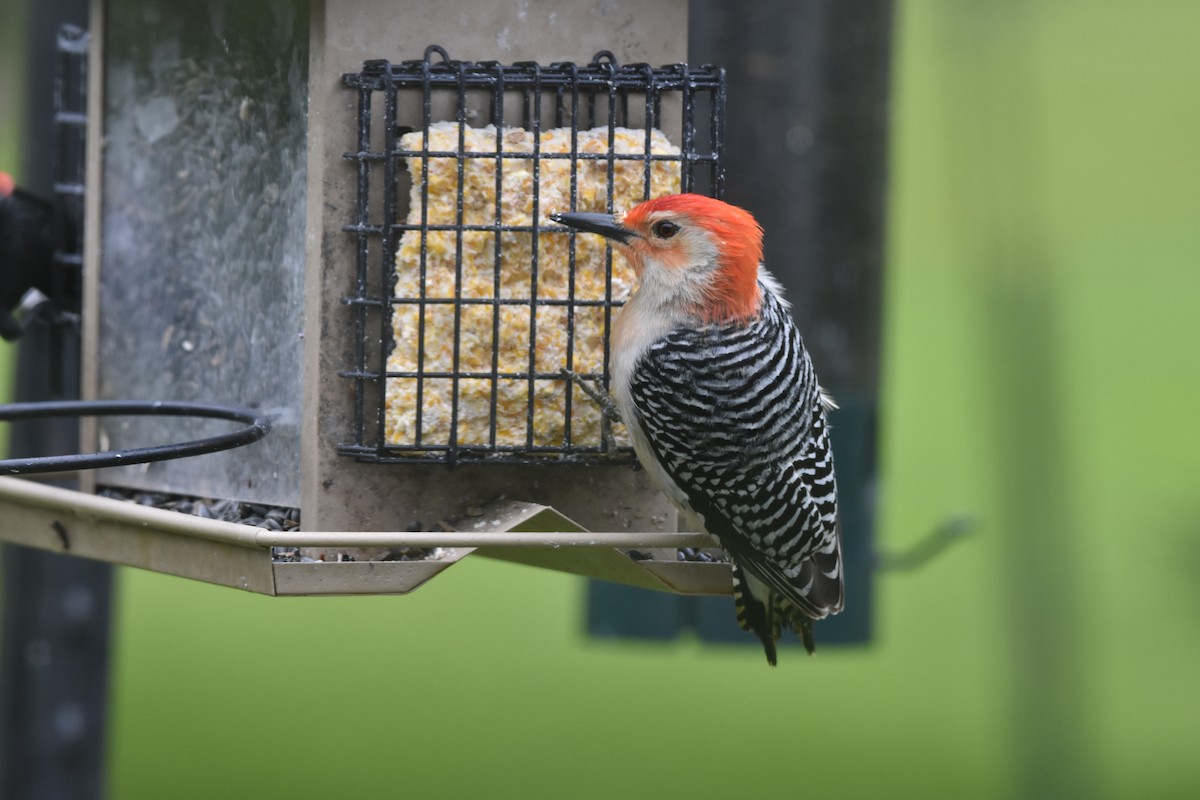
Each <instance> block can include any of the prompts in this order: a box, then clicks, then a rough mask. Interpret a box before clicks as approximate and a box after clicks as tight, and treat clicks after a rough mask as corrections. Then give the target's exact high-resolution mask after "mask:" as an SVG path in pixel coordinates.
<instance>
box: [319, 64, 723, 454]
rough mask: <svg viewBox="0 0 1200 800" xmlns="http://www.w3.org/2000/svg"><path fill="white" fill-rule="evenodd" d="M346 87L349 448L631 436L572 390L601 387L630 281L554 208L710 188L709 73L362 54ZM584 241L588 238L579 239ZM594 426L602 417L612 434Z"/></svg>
mask: <svg viewBox="0 0 1200 800" xmlns="http://www.w3.org/2000/svg"><path fill="white" fill-rule="evenodd" d="M343 81H344V83H345V85H346V86H347V87H349V88H352V89H354V90H356V91H357V93H358V106H357V113H358V142H357V148H356V150H355V151H354V152H349V153H346V155H345V157H346V158H347V159H348V160H350V161H351V162H353V163H354V165H355V175H356V180H357V203H356V208H355V218H354V220H353V221H352V222H351V224H348V225H346V226H345V230H346V231H347V232H348V233H349V234H350V235H352V236H353V237H355V241H356V250H355V252H356V267H357V270H356V283H355V286H354V288H353V291H352V293H350V294H349V295H348V296H346V297H344V298H343V302H344V304H345V305H346V307H347V309H348V311H349V318H348V324H351V325H353V326H354V334H355V335H354V341H355V346H354V352H353V353H348V354H347V356H348V357H350V358H352V359H353V363H352V365H351V367H350V368H349V369H346V370H343V371H341V372H340V373H339V374H340V375H342V376H343V377H345V378H347V379H349V380H350V381H351V382H352V384H353V408H352V413H353V417H354V426H353V430H354V441H353V442H352V443H347V444H342V445H340V446H339V452H340V453H341V454H343V455H348V456H353V457H355V458H357V459H359V460H362V461H371V462H382V463H409V462H412V461H414V460H415V461H437V462H447V463H458V462H463V463H470V462H487V463H510V464H511V463H540V464H544V463H562V462H574V463H580V462H583V463H609V464H623V463H624V464H627V463H631V462H632V461H633V460H634V457H633V452H632V448H630V447H629V446H628V444H627V442H626V441H624V439H623V438H622V431H621V430H620V426H619V424H618V425H616V426H614V425H612V423H611V422H610V421H609V420H608V419H606V418H605V417H604V416H603V414H602V413H601V412H600V409H599V407H598V406H597V405H596V404H595V402H594V401H593V400H592V399H590V398H589V397H588V396H587V394H586V393H582V392H580V391H579V387H578V386H577V385H576V384H572V383H571V382H569V381H568V380H567V378H566V376H567V374H568V373H573V374H574V375H576V376H577V377H578V378H579V379H580V381H584V382H589V383H593V384H595V385H598V386H607V382H608V376H609V352H608V341H609V333H610V331H611V326H612V321H613V318H614V315H615V311H616V309H618V308H619V306H621V305H622V304H623V303H624V301H625V298H626V297H627V296H628V292H629V291H630V289H631V285H632V277H631V276H630V275H626V274H623V273H622V270H627V267H626V265H624V263H623V260H622V259H617V260H616V262H615V263H614V259H613V256H612V253H611V251H610V250H609V249H608V248H607V246H606V245H605V244H603V243H602V242H599V241H598V237H579V238H578V239H577V238H576V236H575V235H574V233H573V232H570V231H568V230H567V229H565V228H563V227H561V226H558V225H554V224H552V223H550V222H549V220H548V215H549V214H550V213H552V212H556V211H576V210H579V211H605V212H608V213H613V212H621V211H623V210H625V209H626V208H628V207H629V206H631V205H633V204H634V203H636V202H639V201H641V200H644V199H648V198H649V197H652V196H657V195H660V194H669V193H674V192H680V191H682V192H700V193H704V194H709V195H711V196H714V197H720V196H721V194H722V191H723V183H724V174H723V166H722V150H723V130H724V113H725V72H724V69H723V68H721V67H716V66H703V67H699V68H696V67H690V66H688V65H687V64H674V65H668V66H661V67H652V66H650V65H648V64H630V65H618V64H617V63H616V61H615V58H614V57H613V56H612V54H611V53H608V52H601V53H598V54H597V55H596V56H595V57H594V58H593V60H592V62H591V63H589V64H588V65H586V66H580V65H577V64H574V63H554V64H551V65H549V66H542V65H539V64H537V63H533V62H521V63H517V64H511V65H504V64H500V63H498V62H478V63H475V62H466V61H455V60H451V59H450V58H449V57H448V55H447V54H446V51H445V50H443V49H442V48H440V47H437V46H431V47H429V48H428V49H427V50H426V52H425V57H424V58H423V59H422V60H419V61H404V62H401V63H396V64H393V63H389V62H386V61H368V62H366V63H365V64H364V67H363V71H362V72H360V73H357V74H348V75H345V76H343ZM590 239H596V240H597V241H591V240H590ZM614 428H615V429H616V430H615V431H614Z"/></svg>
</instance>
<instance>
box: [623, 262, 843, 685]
mask: <svg viewBox="0 0 1200 800" xmlns="http://www.w3.org/2000/svg"><path fill="white" fill-rule="evenodd" d="M759 286H760V289H761V290H762V302H761V305H760V311H759V313H758V315H757V316H755V317H754V318H753V319H751V320H749V321H746V322H742V321H732V322H725V323H718V324H710V325H705V326H702V327H698V328H680V329H677V330H673V331H671V332H669V333H668V334H666V335H665V336H663V337H661V338H660V339H658V340H657V341H656V342H654V343H652V344H651V345H650V346H649V347H647V348H646V350H645V351H644V352H643V353H642V354H641V356H640V358H638V360H637V362H636V365H635V367H634V369H633V375H632V379H631V382H630V393H631V397H632V400H633V406H634V408H635V409H636V416H637V419H636V421H635V425H634V427H635V434H636V433H640V435H641V436H642V437H644V439H645V441H646V443H647V444H648V445H649V447H650V449H651V450H652V451H653V455H654V456H655V458H656V460H657V461H658V462H659V463H660V464H661V465H662V467H663V469H664V470H665V472H666V474H667V475H668V476H669V478H670V479H671V480H672V481H673V482H674V483H675V485H676V486H677V487H678V489H679V490H680V492H681V493H682V495H683V496H684V497H686V503H687V506H688V507H689V509H690V511H691V512H693V514H694V515H695V516H696V517H697V518H698V519H699V520H700V521H701V522H702V523H703V525H704V528H705V530H707V532H709V533H711V534H713V535H715V536H717V537H718V539H720V541H721V544H722V546H723V547H724V548H725V549H726V551H727V552H728V553H729V555H730V557H731V559H732V560H733V562H734V565H735V573H734V575H735V587H734V589H735V598H736V599H737V612H738V621H739V623H740V624H741V625H742V627H743V628H746V629H747V630H750V631H752V632H753V633H755V634H756V635H757V636H758V637H759V638H760V639H761V640H762V642H763V646H764V648H765V649H766V652H767V658H768V660H770V662H771V663H772V664H774V663H775V642H776V641H777V640H778V638H779V631H780V627H781V625H782V624H786V625H788V626H789V627H791V628H792V629H793V630H795V631H796V633H797V634H799V635H800V636H801V637H802V638H803V639H804V642H805V645H806V646H807V647H808V648H809V650H810V651H811V649H812V635H811V620H814V619H822V618H824V617H825V616H826V615H828V614H830V613H837V612H838V611H840V610H841V608H842V602H843V576H842V565H841V548H840V531H839V528H838V515H837V487H836V481H835V478H834V472H833V455H832V452H831V449H830V442H829V428H828V425H827V422H826V416H825V411H826V409H825V402H826V400H825V398H824V395H823V394H822V392H821V389H820V387H819V386H818V385H817V379H816V376H815V374H814V371H813V366H812V362H811V360H810V359H809V356H808V353H807V351H806V350H805V349H804V344H803V342H802V340H801V338H800V334H799V332H798V331H797V329H796V326H795V324H794V323H793V322H792V318H791V315H790V314H789V312H788V309H787V307H786V305H785V304H784V303H783V301H782V300H781V299H780V298H779V297H778V296H777V295H776V294H775V291H774V287H773V286H772V285H770V284H769V283H765V282H760V284H759ZM637 429H640V431H638V430H637ZM756 584H757V586H756Z"/></svg>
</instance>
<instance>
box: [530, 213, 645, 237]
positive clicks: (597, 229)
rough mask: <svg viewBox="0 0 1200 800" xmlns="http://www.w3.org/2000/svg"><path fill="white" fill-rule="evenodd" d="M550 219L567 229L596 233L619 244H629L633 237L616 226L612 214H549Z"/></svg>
mask: <svg viewBox="0 0 1200 800" xmlns="http://www.w3.org/2000/svg"><path fill="white" fill-rule="evenodd" d="M550 219H551V220H552V221H554V222H557V223H558V224H559V225H566V226H567V227H568V228H574V229H575V230H577V231H586V232H587V233H598V234H600V235H601V236H604V237H606V238H609V239H612V240H614V241H616V242H620V243H621V244H629V240H630V239H632V238H633V237H634V233H633V231H631V230H629V229H628V228H624V227H622V226H621V225H619V224H617V221H616V220H615V219H613V216H612V214H585V213H582V212H575V213H571V214H551V215H550Z"/></svg>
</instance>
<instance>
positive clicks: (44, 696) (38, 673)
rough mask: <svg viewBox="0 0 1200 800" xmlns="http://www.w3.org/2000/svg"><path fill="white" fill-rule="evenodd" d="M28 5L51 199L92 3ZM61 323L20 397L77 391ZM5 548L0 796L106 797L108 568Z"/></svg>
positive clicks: (43, 431)
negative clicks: (61, 62) (67, 30)
mask: <svg viewBox="0 0 1200 800" xmlns="http://www.w3.org/2000/svg"><path fill="white" fill-rule="evenodd" d="M28 6H29V24H28V30H27V36H26V41H28V42H29V48H30V49H29V54H28V58H27V61H26V70H27V72H26V75H27V92H28V98H29V102H28V106H27V109H26V118H27V119H28V121H29V125H28V128H27V139H26V143H25V145H26V146H25V148H24V150H23V155H24V169H23V177H24V183H25V185H26V186H28V187H29V188H30V189H32V190H33V191H35V192H37V193H38V194H40V195H41V196H43V197H51V196H53V189H54V182H55V179H56V176H55V175H54V172H53V165H54V158H55V154H54V152H53V142H54V141H55V139H54V136H53V125H54V108H53V98H54V80H55V76H56V73H57V54H56V48H55V44H56V39H57V32H58V29H59V26H60V25H62V24H63V23H71V24H74V25H77V26H79V27H86V25H87V19H88V9H87V3H86V2H85V0H57V2H46V3H36V4H34V3H29V4H28ZM61 330H62V329H61V328H60V329H58V330H55V329H54V328H53V327H52V326H51V325H48V324H45V323H40V322H34V323H33V324H32V325H31V326H30V328H29V330H28V331H27V332H26V334H25V336H24V337H23V338H22V339H21V343H20V351H19V356H18V367H17V399H18V400H25V401H33V400H45V399H73V398H76V397H78V396H79V383H78V374H79V343H78V337H77V336H75V335H60V334H61ZM56 337H58V339H57V341H56ZM54 361H58V362H60V363H59V364H52V362H54ZM63 376H66V377H65V378H64V377H63ZM78 444H79V435H78V428H77V423H75V422H74V421H68V420H41V421H36V422H29V423H25V424H22V425H19V426H17V427H16V428H15V429H14V430H13V434H12V442H11V447H10V451H11V453H13V454H21V455H52V454H59V453H67V452H75V451H76V450H77V449H78ZM0 558H2V561H3V563H2V570H3V592H4V595H3V617H2V622H0V625H2V627H0V797H5V798H9V800H24V799H25V798H30V799H32V798H37V800H54V799H55V798H64V799H65V798H70V799H71V800H76V799H77V798H79V799H82V800H88V799H89V798H99V797H101V795H102V792H103V772H104V749H103V746H102V743H103V736H104V731H105V726H106V707H107V692H108V652H109V607H110V602H111V584H112V568H111V567H110V566H109V565H108V564H104V563H101V562H94V561H88V560H84V559H77V558H70V557H66V556H60V555H55V554H53V553H47V552H42V551H38V550H31V549H27V548H22V547H16V546H6V547H4V548H3V552H2V553H0Z"/></svg>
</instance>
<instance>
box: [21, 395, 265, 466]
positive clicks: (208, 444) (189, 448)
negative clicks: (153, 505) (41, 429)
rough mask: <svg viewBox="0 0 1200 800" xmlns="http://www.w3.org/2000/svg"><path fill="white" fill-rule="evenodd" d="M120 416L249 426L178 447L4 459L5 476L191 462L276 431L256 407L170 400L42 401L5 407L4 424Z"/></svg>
mask: <svg viewBox="0 0 1200 800" xmlns="http://www.w3.org/2000/svg"><path fill="white" fill-rule="evenodd" d="M114 416H164V417H204V418H208V419H225V420H230V421H231V422H241V423H244V424H245V426H246V427H244V428H239V429H238V430H236V431H232V432H230V433H224V434H221V435H219V436H211V437H208V438H205V439H194V440H192V441H188V442H179V443H178V444H163V445H155V446H153V447H136V448H132V449H129V450H105V451H103V452H100V453H72V454H70V455H62V456H36V457H31V458H6V459H0V473H5V474H8V475H24V474H29V473H39V472H67V471H70V470H80V469H100V468H102V467H119V466H125V465H127V464H145V463H148V462H151V461H167V460H169V459H172V458H187V457H189V456H199V455H204V454H206V453H216V452H219V451H221V450H231V449H233V448H234V447H241V446H242V445H247V444H250V443H251V442H257V441H258V440H259V439H261V438H263V437H264V436H266V435H267V431H269V430H270V429H271V424H270V423H269V422H267V420H266V419H264V418H262V417H260V416H259V415H258V414H257V413H256V412H254V411H251V410H250V409H247V408H239V407H237V406H225V405H217V404H215V403H191V402H183V401H170V400H149V401H145V400H54V401H46V402H39V403H8V404H0V421H10V420H17V419H40V418H43V417H114Z"/></svg>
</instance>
